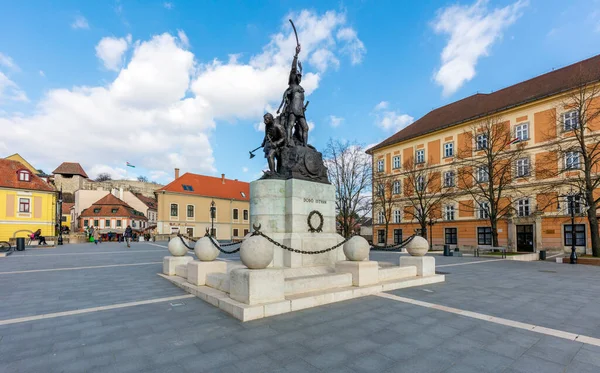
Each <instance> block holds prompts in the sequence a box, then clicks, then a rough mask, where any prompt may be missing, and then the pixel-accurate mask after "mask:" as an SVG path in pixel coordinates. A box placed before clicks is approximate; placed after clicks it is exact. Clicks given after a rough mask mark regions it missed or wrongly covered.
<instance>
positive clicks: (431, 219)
mask: <svg viewBox="0 0 600 373" xmlns="http://www.w3.org/2000/svg"><path fill="white" fill-rule="evenodd" d="M434 224H435V221H434V220H433V218H432V217H431V216H430V217H429V221H428V222H427V225H428V226H429V250H431V249H432V247H433V225H434Z"/></svg>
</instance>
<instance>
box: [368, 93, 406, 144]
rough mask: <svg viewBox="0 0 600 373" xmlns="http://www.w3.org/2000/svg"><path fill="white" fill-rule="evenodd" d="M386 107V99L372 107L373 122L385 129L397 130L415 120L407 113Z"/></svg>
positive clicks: (387, 105) (387, 104)
mask: <svg viewBox="0 0 600 373" xmlns="http://www.w3.org/2000/svg"><path fill="white" fill-rule="evenodd" d="M388 108H389V103H388V102H387V101H381V102H380V103H378V104H377V105H375V108H374V115H375V123H376V124H377V126H379V127H381V128H382V129H383V130H385V131H394V132H398V131H400V130H401V129H403V128H404V127H406V126H408V125H409V124H411V123H412V122H414V121H415V118H413V117H412V116H410V115H408V114H401V113H399V112H397V111H395V110H387V109H388ZM367 149H368V148H367Z"/></svg>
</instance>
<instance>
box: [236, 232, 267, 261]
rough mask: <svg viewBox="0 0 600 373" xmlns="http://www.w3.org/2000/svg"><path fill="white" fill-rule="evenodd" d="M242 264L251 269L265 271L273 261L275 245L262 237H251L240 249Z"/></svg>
mask: <svg viewBox="0 0 600 373" xmlns="http://www.w3.org/2000/svg"><path fill="white" fill-rule="evenodd" d="M240 258H241V259H242V263H244V265H245V266H246V267H248V268H250V269H264V268H267V266H268V265H269V264H270V263H271V262H272V261H273V244H272V243H270V242H269V241H267V240H266V238H264V237H261V236H251V237H248V238H246V239H245V240H244V241H243V242H242V246H241V247H240Z"/></svg>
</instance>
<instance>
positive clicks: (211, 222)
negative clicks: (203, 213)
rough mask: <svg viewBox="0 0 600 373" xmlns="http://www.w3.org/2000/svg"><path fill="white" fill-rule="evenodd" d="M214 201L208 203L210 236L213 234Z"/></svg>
mask: <svg viewBox="0 0 600 373" xmlns="http://www.w3.org/2000/svg"><path fill="white" fill-rule="evenodd" d="M216 209H217V208H216V207H215V200H214V199H213V200H212V202H211V203H210V235H211V236H214V234H215V215H216Z"/></svg>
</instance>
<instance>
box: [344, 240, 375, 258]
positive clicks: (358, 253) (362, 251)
mask: <svg viewBox="0 0 600 373" xmlns="http://www.w3.org/2000/svg"><path fill="white" fill-rule="evenodd" d="M370 250H371V245H369V242H367V240H365V239H364V238H363V237H361V236H354V237H352V238H351V239H350V240H349V241H348V242H346V243H345V244H344V255H346V259H348V260H351V261H353V262H360V261H363V260H365V259H367V258H368V257H369V251H370Z"/></svg>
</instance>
